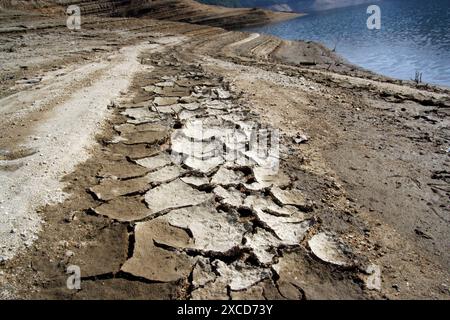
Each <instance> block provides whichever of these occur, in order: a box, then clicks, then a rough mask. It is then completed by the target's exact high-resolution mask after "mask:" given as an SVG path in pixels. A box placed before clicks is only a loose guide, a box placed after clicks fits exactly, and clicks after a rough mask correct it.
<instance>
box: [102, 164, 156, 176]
mask: <svg viewBox="0 0 450 320" xmlns="http://www.w3.org/2000/svg"><path fill="white" fill-rule="evenodd" d="M148 171H149V170H148V169H147V168H144V167H142V166H139V165H136V164H134V163H130V162H128V161H115V162H110V163H108V164H105V165H103V166H102V168H101V169H100V171H99V172H98V175H99V176H100V177H102V178H107V177H116V178H118V179H129V178H136V177H142V176H143V175H145V174H146V173H147V172H148Z"/></svg>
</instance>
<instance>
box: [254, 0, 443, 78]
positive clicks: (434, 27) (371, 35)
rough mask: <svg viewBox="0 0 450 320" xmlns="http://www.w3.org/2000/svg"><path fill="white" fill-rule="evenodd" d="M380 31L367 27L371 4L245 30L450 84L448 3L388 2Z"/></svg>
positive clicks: (373, 66)
mask: <svg viewBox="0 0 450 320" xmlns="http://www.w3.org/2000/svg"><path fill="white" fill-rule="evenodd" d="M375 3H376V4H377V5H378V6H379V7H380V8H381V28H380V29H379V30H377V29H368V28H367V19H368V18H369V16H370V15H369V14H368V13H367V7H368V6H367V5H366V6H364V5H362V6H354V7H347V8H341V9H335V10H328V11H324V12H313V13H309V14H308V15H306V16H302V17H300V18H297V19H294V20H290V21H284V22H281V23H277V24H272V25H267V26H263V27H258V28H252V29H247V30H246V31H252V32H259V33H266V34H272V35H275V36H278V37H281V38H284V39H288V40H311V41H317V42H321V43H323V44H325V45H326V46H327V47H329V48H334V47H335V46H336V52H337V53H338V54H340V55H341V56H343V57H344V58H346V59H347V60H348V61H350V62H351V63H354V64H356V65H359V66H361V67H363V68H366V69H368V70H372V71H374V72H377V73H380V74H383V75H386V76H389V77H393V78H398V79H403V80H411V79H413V78H414V77H415V73H416V71H418V72H420V73H422V75H423V77H422V80H423V82H426V83H431V84H437V85H443V86H450V2H449V1H448V0H429V1H426V2H424V1H421V0H385V1H378V2H375Z"/></svg>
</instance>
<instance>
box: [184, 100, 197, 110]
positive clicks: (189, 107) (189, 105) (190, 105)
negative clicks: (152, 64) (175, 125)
mask: <svg viewBox="0 0 450 320" xmlns="http://www.w3.org/2000/svg"><path fill="white" fill-rule="evenodd" d="M182 106H183V109H186V110H188V111H195V110H198V109H199V108H200V104H199V103H197V102H191V103H184V104H182Z"/></svg>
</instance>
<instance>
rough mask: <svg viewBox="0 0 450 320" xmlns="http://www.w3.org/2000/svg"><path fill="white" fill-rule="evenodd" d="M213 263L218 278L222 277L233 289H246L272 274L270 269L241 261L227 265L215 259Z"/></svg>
mask: <svg viewBox="0 0 450 320" xmlns="http://www.w3.org/2000/svg"><path fill="white" fill-rule="evenodd" d="M213 264H214V265H215V266H216V270H217V272H218V273H219V274H220V277H219V279H220V278H222V279H223V280H224V282H226V283H227V284H228V285H229V286H230V289H231V290H233V291H239V290H244V289H247V288H249V287H251V286H253V285H254V284H256V283H258V282H260V281H262V280H264V279H268V278H270V277H271V276H272V272H271V271H270V269H266V268H257V267H255V266H250V265H246V264H244V263H243V262H241V261H237V262H234V263H233V264H230V265H228V264H226V263H225V262H223V261H221V260H216V261H214V262H213Z"/></svg>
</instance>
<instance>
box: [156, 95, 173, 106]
mask: <svg viewBox="0 0 450 320" xmlns="http://www.w3.org/2000/svg"><path fill="white" fill-rule="evenodd" d="M178 99H179V98H178V97H175V98H174V97H156V98H155V99H154V100H153V103H154V104H155V105H156V106H159V107H162V106H169V105H174V104H176V103H177V102H178Z"/></svg>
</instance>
